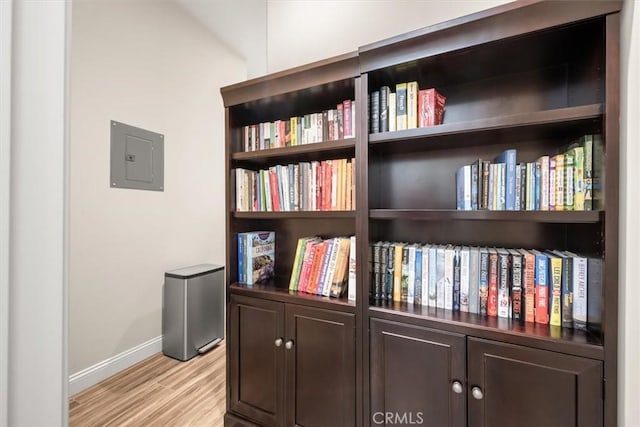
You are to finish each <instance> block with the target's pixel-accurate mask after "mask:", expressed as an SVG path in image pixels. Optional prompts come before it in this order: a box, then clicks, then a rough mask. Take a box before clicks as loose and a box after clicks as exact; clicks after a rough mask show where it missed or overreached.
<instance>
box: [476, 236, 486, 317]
mask: <svg viewBox="0 0 640 427" xmlns="http://www.w3.org/2000/svg"><path fill="white" fill-rule="evenodd" d="M478 280H479V283H478V299H479V305H478V312H479V314H480V315H481V316H486V315H487V314H488V306H489V252H487V250H486V249H484V248H483V249H480V256H479V274H478Z"/></svg>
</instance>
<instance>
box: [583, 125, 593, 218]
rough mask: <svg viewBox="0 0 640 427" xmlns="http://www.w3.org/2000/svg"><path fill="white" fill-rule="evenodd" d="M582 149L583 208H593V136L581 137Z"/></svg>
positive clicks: (586, 209)
mask: <svg viewBox="0 0 640 427" xmlns="http://www.w3.org/2000/svg"><path fill="white" fill-rule="evenodd" d="M581 142H582V151H583V154H584V164H583V169H584V172H583V175H584V210H585V211H590V210H592V209H593V137H592V136H591V135H585V136H583V137H582V141H581Z"/></svg>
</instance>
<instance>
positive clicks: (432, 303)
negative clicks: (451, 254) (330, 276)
mask: <svg viewBox="0 0 640 427" xmlns="http://www.w3.org/2000/svg"><path fill="white" fill-rule="evenodd" d="M437 264H438V259H437V247H436V246H435V245H433V246H429V301H428V303H427V304H428V306H429V307H436V301H437V293H436V287H437V272H436V270H437Z"/></svg>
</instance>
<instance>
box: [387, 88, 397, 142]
mask: <svg viewBox="0 0 640 427" xmlns="http://www.w3.org/2000/svg"><path fill="white" fill-rule="evenodd" d="M396 117H397V116H396V94H395V93H393V92H389V132H393V131H395V130H396Z"/></svg>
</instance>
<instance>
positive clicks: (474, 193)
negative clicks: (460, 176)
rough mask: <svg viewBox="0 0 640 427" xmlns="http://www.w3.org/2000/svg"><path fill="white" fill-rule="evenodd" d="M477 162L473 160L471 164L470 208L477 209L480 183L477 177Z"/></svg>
mask: <svg viewBox="0 0 640 427" xmlns="http://www.w3.org/2000/svg"><path fill="white" fill-rule="evenodd" d="M479 165H480V163H479V162H473V163H472V164H471V210H474V211H477V210H478V206H479V205H478V194H479V193H480V191H478V185H479V184H480V180H479V179H478V166H479Z"/></svg>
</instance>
